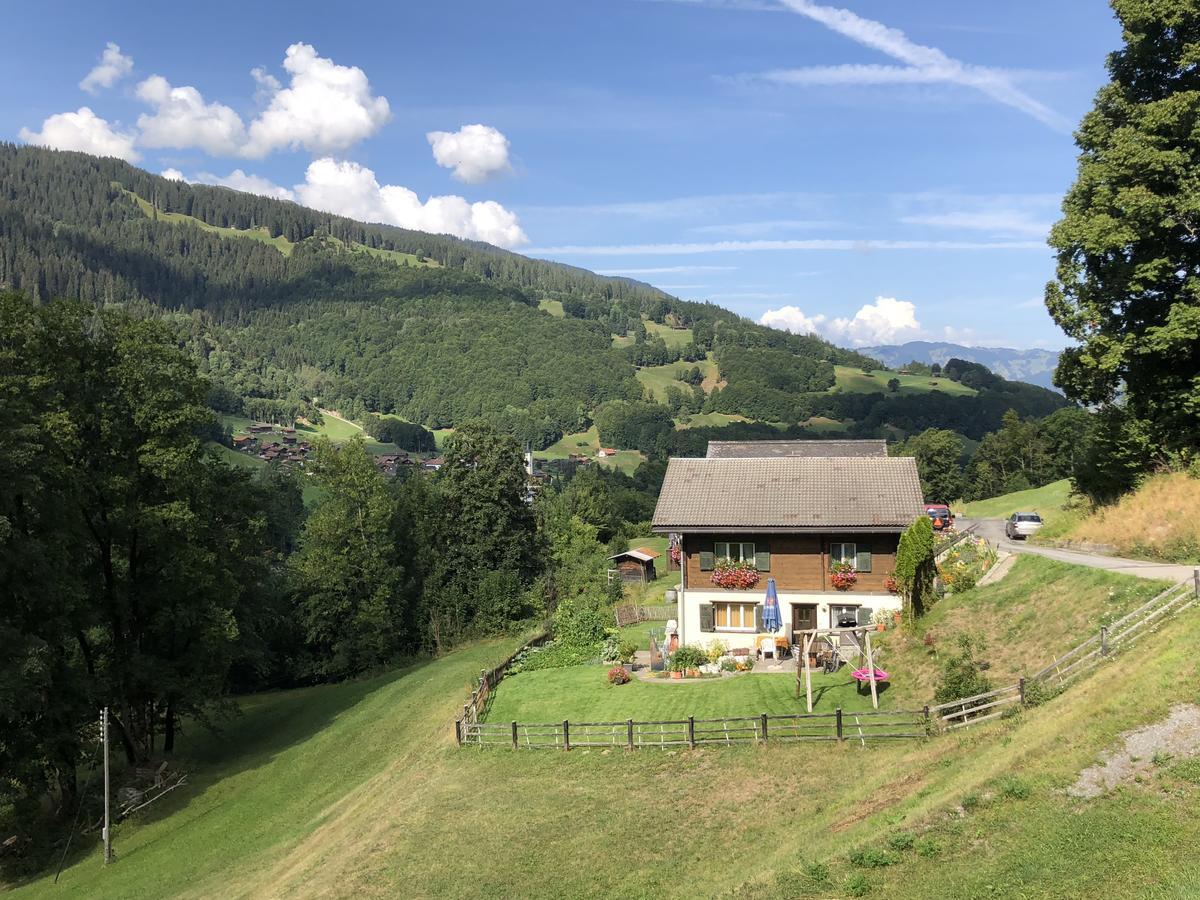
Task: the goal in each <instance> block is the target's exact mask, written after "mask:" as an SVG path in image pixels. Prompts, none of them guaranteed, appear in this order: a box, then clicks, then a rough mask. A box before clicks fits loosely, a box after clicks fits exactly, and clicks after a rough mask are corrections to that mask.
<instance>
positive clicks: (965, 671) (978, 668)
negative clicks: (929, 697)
mask: <svg viewBox="0 0 1200 900" xmlns="http://www.w3.org/2000/svg"><path fill="white" fill-rule="evenodd" d="M957 643H958V652H957V653H954V654H951V655H950V656H949V657H947V658H946V661H945V662H943V663H942V677H941V680H940V681H939V682H938V686H937V690H936V691H935V693H934V700H935V701H936V702H937V703H949V702H950V701H951V700H960V699H962V698H963V697H974V696H975V695H976V694H984V693H987V692H988V691H990V690H991V689H992V683H991V681H989V680H988V678H987V676H985V675H984V674H983V669H984V667H985V666H986V663H985V662H984V661H983V660H980V659H978V658H977V657H976V654H978V653H981V652H982V651H983V650H984V643H983V639H982V638H977V637H972V636H971V635H969V634H965V633H964V634H960V635H959V636H958V639H957Z"/></svg>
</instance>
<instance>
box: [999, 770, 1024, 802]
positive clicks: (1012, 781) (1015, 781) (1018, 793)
mask: <svg viewBox="0 0 1200 900" xmlns="http://www.w3.org/2000/svg"><path fill="white" fill-rule="evenodd" d="M996 792H997V793H998V794H999V795H1000V796H1001V797H1003V798H1004V799H1005V800H1028V799H1029V797H1030V796H1031V795H1032V794H1033V788H1031V787H1030V786H1029V783H1028V782H1027V781H1025V780H1024V779H1023V778H1018V777H1017V776H1016V775H1005V776H1004V777H1003V778H1001V779H1000V781H999V782H998V783H997V784H996Z"/></svg>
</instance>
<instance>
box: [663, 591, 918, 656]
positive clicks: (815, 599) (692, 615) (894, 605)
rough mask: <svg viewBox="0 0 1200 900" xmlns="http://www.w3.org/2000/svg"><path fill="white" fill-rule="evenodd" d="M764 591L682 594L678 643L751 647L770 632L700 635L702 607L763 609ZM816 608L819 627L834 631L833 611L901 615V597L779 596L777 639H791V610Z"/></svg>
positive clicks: (814, 594)
mask: <svg viewBox="0 0 1200 900" xmlns="http://www.w3.org/2000/svg"><path fill="white" fill-rule="evenodd" d="M764 598H765V591H759V590H755V591H688V590H685V591H682V592H681V594H680V597H679V611H680V616H681V618H680V620H679V642H680V643H681V644H709V643H711V642H712V641H713V640H719V641H724V642H725V645H726V646H727V647H730V648H733V647H750V646H752V645H753V644H754V643H755V640H756V638H757V637H759V636H760V635H762V634H767V633H768V632H759V633H757V634H756V633H755V632H753V631H720V630H718V631H701V630H700V607H701V605H702V604H705V603H757V604H758V605H760V606H761V605H762V603H763V600H764ZM794 604H795V605H803V606H816V608H817V627H818V628H831V627H835V626H836V625H837V622H835V621H832V618H831V613H830V608H831V607H835V606H859V607H866V608H867V609H870V610H871V611H872V612H874V611H875V610H877V609H887V610H893V611H896V612H899V611H900V609H901V601H900V597H899V595H898V594H867V593H862V592H846V593H844V594H843V593H822V592H819V591H818V592H816V593H810V594H804V593H787V592H783V591H780V593H779V614H780V617H781V618H782V619H783V626H782V627H781V628H779V629H778V630H777V631H776V632H774V633H775V634H777V635H781V636H785V637H788V638H790V637H791V633H792V606H793V605H794Z"/></svg>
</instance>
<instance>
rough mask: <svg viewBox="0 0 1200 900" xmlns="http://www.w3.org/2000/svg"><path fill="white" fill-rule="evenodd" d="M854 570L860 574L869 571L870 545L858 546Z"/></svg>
mask: <svg viewBox="0 0 1200 900" xmlns="http://www.w3.org/2000/svg"><path fill="white" fill-rule="evenodd" d="M854 568H856V569H858V571H860V572H870V571H871V545H870V544H865V545H864V544H859V545H858V560H857V561H856V562H855V565H854Z"/></svg>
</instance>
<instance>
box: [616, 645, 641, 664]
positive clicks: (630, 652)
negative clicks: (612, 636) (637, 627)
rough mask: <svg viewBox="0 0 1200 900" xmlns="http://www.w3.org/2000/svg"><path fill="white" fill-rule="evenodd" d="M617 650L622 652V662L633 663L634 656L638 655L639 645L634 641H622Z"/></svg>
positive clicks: (619, 652)
mask: <svg viewBox="0 0 1200 900" xmlns="http://www.w3.org/2000/svg"><path fill="white" fill-rule="evenodd" d="M617 652H618V654H620V659H621V662H623V663H631V662H633V658H634V656H636V655H637V652H638V645H637V644H636V643H635V642H633V641H621V643H620V645H618V647H617Z"/></svg>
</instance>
